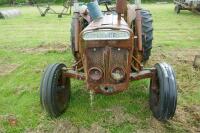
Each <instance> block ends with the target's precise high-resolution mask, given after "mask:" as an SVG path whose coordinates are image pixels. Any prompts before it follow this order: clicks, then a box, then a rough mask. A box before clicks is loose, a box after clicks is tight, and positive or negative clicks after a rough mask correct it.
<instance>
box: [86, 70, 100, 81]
mask: <svg viewBox="0 0 200 133" xmlns="http://www.w3.org/2000/svg"><path fill="white" fill-rule="evenodd" d="M89 77H90V79H92V80H94V81H98V80H100V79H101V78H102V77H103V72H102V70H101V69H100V68H97V67H93V68H90V69H89Z"/></svg>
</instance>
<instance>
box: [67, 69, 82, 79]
mask: <svg viewBox="0 0 200 133" xmlns="http://www.w3.org/2000/svg"><path fill="white" fill-rule="evenodd" d="M63 75H64V76H65V77H68V78H74V79H78V80H85V75H84V74H83V73H78V72H77V71H73V70H68V71H65V72H64V74H63Z"/></svg>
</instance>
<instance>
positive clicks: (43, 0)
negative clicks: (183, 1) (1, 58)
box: [0, 0, 173, 5]
mask: <svg viewBox="0 0 200 133" xmlns="http://www.w3.org/2000/svg"><path fill="white" fill-rule="evenodd" d="M12 1H16V3H18V4H19V3H27V2H28V1H36V2H38V3H47V2H51V3H55V4H60V3H63V1H65V0H0V5H4V4H10V3H11V2H12ZM78 1H80V2H87V1H89V0H78ZM112 1H113V2H114V1H115V0H112ZM129 1H130V0H129ZM133 1H134V0H133ZM163 1H165V2H169V3H171V2H173V0H142V2H143V3H154V2H163Z"/></svg>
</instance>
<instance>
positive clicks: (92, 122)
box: [0, 4, 200, 133]
mask: <svg viewBox="0 0 200 133" xmlns="http://www.w3.org/2000/svg"><path fill="white" fill-rule="evenodd" d="M144 7H145V8H146V9H149V10H150V11H151V12H152V14H153V18H154V48H153V50H152V56H151V61H150V62H149V65H153V64H154V63H156V62H162V61H166V62H169V63H170V64H172V65H173V67H174V68H175V70H176V74H177V80H178V105H177V111H176V115H175V117H174V118H173V119H172V120H170V121H168V122H166V123H162V122H159V121H157V120H155V119H154V118H153V116H152V113H151V112H150V109H149V105H148V92H149V89H148V83H149V82H148V80H141V81H139V82H132V83H130V85H129V89H128V90H127V91H125V92H123V93H119V94H116V95H112V96H104V95H95V96H94V100H93V106H90V95H89V93H88V92H87V91H86V86H85V84H84V82H82V81H76V80H72V97H71V102H70V106H69V108H68V110H67V111H66V113H65V114H64V115H62V116H61V117H60V118H57V119H51V118H50V117H49V116H48V115H47V114H45V113H44V111H43V110H42V109H41V106H40V100H39V85H40V80H41V76H42V74H43V70H44V69H45V67H46V66H47V65H48V64H52V63H57V62H63V63H65V64H67V65H68V66H69V65H71V64H72V63H73V57H72V54H71V51H70V48H69V44H70V39H69V38H70V37H69V36H70V21H71V16H65V17H64V18H62V19H59V18H57V16H56V15H47V16H46V17H40V15H39V13H38V11H37V9H36V8H33V7H19V9H20V10H21V12H22V16H20V17H17V18H13V19H7V20H0V133H4V132H5V133H21V132H28V133H31V132H37V133H38V132H54V133H61V132H64V130H67V131H69V132H75V133H76V132H91V133H93V132H97V133H98V132H112V133H129V132H138V133H140V132H156V133H159V132H160V133H161V132H162V133H163V132H199V131H200V124H199V123H200V82H199V81H200V71H199V70H195V69H193V67H192V61H193V59H194V56H195V55H196V54H200V16H199V15H196V14H194V13H192V12H189V11H182V12H181V14H179V15H176V14H175V13H174V12H173V8H174V5H172V4H164V5H158V4H157V5H156V4H148V5H144ZM4 8H6V7H2V8H1V7H0V9H4ZM56 8H58V7H56ZM58 9H59V8H58ZM10 119H14V120H15V121H16V124H11V123H10V122H9V120H10Z"/></svg>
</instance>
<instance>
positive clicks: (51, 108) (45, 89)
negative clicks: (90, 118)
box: [40, 64, 70, 117]
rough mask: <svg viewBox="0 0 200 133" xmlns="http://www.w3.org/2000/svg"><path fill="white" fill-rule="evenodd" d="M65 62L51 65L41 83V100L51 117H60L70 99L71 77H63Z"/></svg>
mask: <svg viewBox="0 0 200 133" xmlns="http://www.w3.org/2000/svg"><path fill="white" fill-rule="evenodd" d="M64 67H66V66H65V65H64V64H52V65H49V66H48V67H47V68H46V70H45V72H44V75H43V78H42V81H41V85H40V102H41V104H42V107H43V108H44V109H45V110H46V111H47V112H48V114H49V115H50V116H51V117H58V116H60V115H61V114H62V113H64V111H65V110H66V108H67V107H68V104H69V101H70V79H69V78H64V79H63V77H62V76H63V70H62V68H64Z"/></svg>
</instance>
